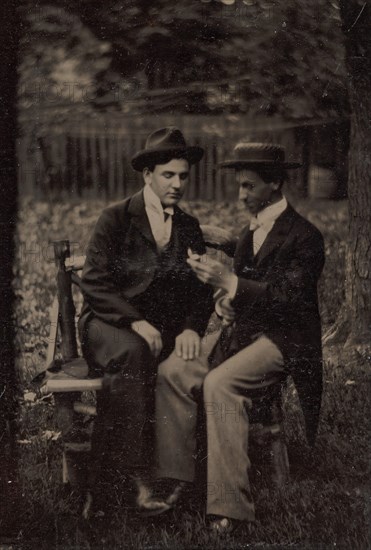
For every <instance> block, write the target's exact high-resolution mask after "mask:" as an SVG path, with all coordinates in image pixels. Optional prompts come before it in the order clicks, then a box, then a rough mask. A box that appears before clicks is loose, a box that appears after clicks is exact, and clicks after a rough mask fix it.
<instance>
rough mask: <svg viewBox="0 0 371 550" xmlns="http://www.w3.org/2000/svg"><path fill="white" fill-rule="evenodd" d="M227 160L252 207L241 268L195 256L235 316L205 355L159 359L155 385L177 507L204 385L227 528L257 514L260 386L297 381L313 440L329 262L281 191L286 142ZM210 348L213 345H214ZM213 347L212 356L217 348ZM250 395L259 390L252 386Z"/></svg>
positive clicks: (212, 486)
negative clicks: (254, 485) (321, 292)
mask: <svg viewBox="0 0 371 550" xmlns="http://www.w3.org/2000/svg"><path fill="white" fill-rule="evenodd" d="M234 154H235V158H234V159H232V160H229V161H226V162H224V163H222V166H223V167H225V168H232V169H234V170H235V172H236V181H237V184H238V185H239V188H240V191H239V196H240V199H241V200H242V201H243V202H244V203H245V205H246V207H247V209H248V210H249V211H250V213H251V214H252V218H251V223H250V225H249V226H248V227H246V228H245V229H243V231H242V233H241V235H240V238H239V241H238V244H237V248H236V251H235V255H234V269H233V270H232V269H231V268H230V267H229V266H227V265H225V264H223V263H220V262H218V261H215V260H213V259H210V258H205V260H204V261H202V260H203V259H202V258H201V261H196V260H195V259H189V260H188V263H189V265H190V266H191V267H192V269H193V270H194V272H195V273H196V275H197V277H198V278H199V280H200V281H201V282H203V283H208V284H211V285H213V286H214V287H216V288H219V289H222V291H223V293H224V297H222V298H221V300H219V304H218V306H219V311H220V312H221V314H222V315H223V316H224V317H225V319H226V320H227V323H226V324H228V323H231V324H230V326H229V327H227V326H225V327H224V329H223V330H222V331H221V333H216V334H215V335H212V336H208V337H207V338H205V339H204V340H203V341H202V344H201V354H200V356H199V357H198V358H197V359H195V360H189V361H185V360H184V359H182V358H180V357H177V356H176V355H175V354H173V355H171V356H170V357H169V358H168V359H166V360H165V361H164V362H163V363H162V364H161V365H160V366H159V370H158V376H157V387H156V430H157V460H158V477H160V478H165V479H168V480H170V479H172V480H173V487H172V492H171V491H170V494H169V496H168V498H167V499H166V501H167V502H168V503H169V504H172V505H174V504H175V503H176V502H177V501H178V500H179V498H180V495H181V494H182V489H184V487H185V486H186V482H192V481H193V480H194V475H195V460H194V456H195V449H196V441H195V422H196V418H197V399H196V396H197V390H199V389H200V388H201V386H202V385H203V397H204V407H205V413H206V422H207V488H208V489H207V514H208V515H209V517H210V527H211V529H212V530H213V531H214V532H215V533H217V534H222V533H224V532H227V531H228V530H230V529H232V528H233V526H234V524H235V523H236V522H238V521H253V520H254V504H253V501H252V497H251V493H250V488H249V478H248V468H249V464H250V463H249V457H248V452H247V449H248V433H249V413H248V406H249V402H251V401H250V396H253V395H254V393H253V390H256V389H261V388H264V387H267V386H270V385H272V384H277V383H279V382H280V381H281V380H282V378H283V377H284V376H286V375H287V374H288V373H290V374H291V375H292V376H293V378H294V381H295V383H296V386H297V389H298V393H299V397H300V400H301V404H302V407H303V412H304V416H305V420H306V427H307V437H308V441H309V443H310V444H314V440H315V435H316V430H317V425H318V418H319V409H320V401H321V391H322V374H321V373H322V371H321V323H320V317H319V312H318V299H317V281H318V278H319V276H320V274H321V271H322V267H323V264H324V245H323V238H322V235H321V234H320V232H319V231H318V230H317V229H316V228H315V227H314V226H313V225H312V224H311V223H309V222H308V221H307V220H305V219H304V218H303V217H302V216H300V215H299V214H298V213H297V212H296V211H295V210H294V209H293V208H292V207H291V205H290V204H288V203H287V200H286V198H285V197H284V195H283V194H282V190H281V188H282V185H283V183H284V181H285V179H286V170H287V169H292V168H295V167H297V166H298V164H294V163H289V162H286V161H285V152H284V149H283V148H282V147H280V146H277V145H271V144H264V143H244V142H241V143H239V144H238V145H237V146H236V148H235V150H234ZM211 350H212V351H211ZM210 352H211V354H210ZM251 392H252V393H251Z"/></svg>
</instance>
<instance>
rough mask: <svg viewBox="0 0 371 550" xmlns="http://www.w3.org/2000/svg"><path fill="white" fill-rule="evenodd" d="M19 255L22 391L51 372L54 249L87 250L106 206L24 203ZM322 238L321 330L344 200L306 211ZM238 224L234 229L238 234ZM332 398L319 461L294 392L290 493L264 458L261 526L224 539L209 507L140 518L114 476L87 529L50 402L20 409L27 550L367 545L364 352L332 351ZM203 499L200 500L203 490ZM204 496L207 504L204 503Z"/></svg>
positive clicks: (210, 214)
mask: <svg viewBox="0 0 371 550" xmlns="http://www.w3.org/2000/svg"><path fill="white" fill-rule="evenodd" d="M21 206H22V207H21V211H20V222H19V257H18V265H17V270H16V279H15V290H16V293H17V297H18V301H17V321H16V322H17V325H18V348H19V369H20V372H21V375H22V383H23V387H24V390H25V391H27V389H28V385H29V381H30V379H31V378H32V376H33V375H34V374H35V372H36V371H37V370H38V368H40V367H41V366H42V365H43V362H44V361H45V357H46V347H47V336H48V330H49V327H48V314H49V312H48V308H49V306H50V305H51V302H52V299H53V296H54V293H55V284H54V266H53V262H52V251H51V247H50V245H49V243H50V242H51V241H53V240H56V239H59V238H69V239H70V240H71V241H73V242H74V243H75V244H74V252H75V253H76V254H79V253H83V252H84V249H85V247H86V244H87V240H88V236H89V233H90V231H91V228H92V225H93V223H94V221H95V219H96V217H97V215H98V213H99V211H100V209H101V208H102V203H101V202H99V201H94V202H91V203H89V204H82V205H80V204H78V203H74V202H70V203H63V204H58V203H55V204H47V203H42V202H35V201H32V200H30V199H26V200H25V201H24V202H23V203H22V205H21ZM185 207H186V208H187V209H188V210H189V211H192V212H193V213H194V214H195V215H196V216H197V217H199V219H200V221H201V222H202V223H215V224H218V225H220V226H222V227H229V228H232V229H233V230H235V231H236V232H237V231H238V230H239V228H240V227H241V226H242V225H243V224H244V222H245V213H244V212H243V211H241V210H240V209H239V208H238V207H237V206H235V205H231V204H229V205H228V204H210V203H201V202H195V203H192V204H186V205H185ZM297 207H298V209H299V210H300V211H301V212H303V213H304V214H305V215H306V216H307V217H308V218H309V219H310V220H311V221H313V223H315V224H316V225H317V226H318V227H319V229H321V231H322V232H323V234H324V236H325V241H326V257H327V263H326V268H325V271H324V274H323V277H322V280H321V283H320V289H319V292H320V298H321V314H322V319H323V321H324V325H325V326H326V325H329V324H330V323H332V322H333V320H334V319H335V316H336V312H337V311H338V309H339V306H340V304H341V302H342V300H343V293H344V285H343V278H344V271H343V270H344V249H345V238H346V224H347V214H346V205H345V203H332V202H328V201H326V202H325V201H324V202H322V203H319V202H307V203H299V204H298V205H297ZM232 222H233V226H232ZM325 358H326V361H325V390H324V398H323V407H322V417H321V424H320V430H319V436H318V441H317V445H316V449H315V451H314V452H310V450H309V448H308V447H307V445H306V443H305V438H304V434H303V423H302V417H301V411H300V408H299V405H298V401H297V396H296V393H295V390H294V388H293V387H292V386H289V388H288V389H287V393H286V399H285V418H286V420H285V427H286V430H287V439H288V447H289V455H290V466H291V480H290V484H289V485H288V486H287V487H286V488H285V490H284V491H281V492H279V491H277V490H276V489H275V488H274V487H273V486H272V485H271V484H270V482H269V469H267V468H266V467H264V466H263V467H262V466H261V464H260V462H259V459H258V455H257V457H255V462H253V470H252V476H251V479H252V487H253V493H254V498H255V504H256V509H257V520H256V522H255V523H254V524H252V525H247V526H245V527H243V528H241V529H239V530H238V531H237V532H235V533H233V534H231V535H230V536H229V537H227V539H225V540H223V541H215V540H214V539H212V538H210V536H209V534H208V532H207V529H206V528H205V518H204V514H203V507H202V505H201V504H200V498H197V499H195V502H193V505H192V506H190V507H188V508H187V509H183V510H180V511H174V512H171V513H170V514H169V515H168V516H167V517H166V518H158V519H153V518H152V519H151V520H150V519H147V520H144V519H139V518H137V517H135V516H134V515H133V514H132V513H131V511H130V509H128V508H127V504H126V502H125V486H123V485H122V484H121V483H120V480H118V479H116V480H115V481H114V482H113V483H112V484H111V485H110V486H109V487H108V491H107V493H108V495H109V497H110V502H109V504H110V506H109V511H107V513H106V515H105V517H102V518H96V519H95V521H94V522H93V523H92V524H91V525H89V526H88V527H86V526H83V525H81V522H80V520H79V512H80V501H79V496H78V494H75V493H71V491H67V492H66V491H65V490H64V489H63V487H62V483H61V442H60V440H59V438H58V437H57V430H56V426H55V423H54V418H53V403H52V400H50V399H43V400H36V401H32V400H28V399H29V398H31V399H32V395H31V396H30V395H28V394H27V393H26V394H25V396H24V397H25V398H24V399H22V402H21V412H20V422H19V426H20V432H19V442H18V443H19V457H20V474H19V483H20V490H21V492H22V495H23V503H22V506H21V510H20V511H19V513H20V515H21V524H22V526H23V529H22V531H21V532H20V533H19V541H18V542H19V547H20V548H22V549H23V548H47V549H50V548H56V549H57V548H58V549H67V548H68V549H69V548H75V549H93V548H94V549H95V548H97V549H107V550H108V549H121V548H169V549H170V548H171V549H172V548H178V549H183V548H184V549H186V548H246V547H250V548H300V549H306V548H308V549H309V548H310V549H320V548H326V549H327V548H346V549H348V548H349V549H353V548H357V549H358V548H359V549H366V548H368V546H369V544H368V527H367V525H368V523H367V519H368V518H367V499H368V486H367V480H368V479H369V478H368V439H369V429H368V421H367V420H368V411H369V406H368V404H369V398H368V395H369V387H368V386H367V365H366V362H365V359H362V357H361V356H357V354H356V352H355V350H350V351H348V352H347V353H344V352H343V351H342V350H341V349H340V348H337V349H326V350H325ZM199 493H201V491H199ZM198 496H199V495H198Z"/></svg>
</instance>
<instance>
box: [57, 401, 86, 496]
mask: <svg viewBox="0 0 371 550" xmlns="http://www.w3.org/2000/svg"><path fill="white" fill-rule="evenodd" d="M79 396H80V394H76V393H75V392H71V393H55V394H54V400H55V408H56V411H55V413H56V422H57V426H58V429H59V430H60V431H61V432H62V441H63V455H62V480H63V483H64V484H66V483H69V484H70V485H72V486H80V487H82V486H84V485H85V482H86V469H87V455H88V453H89V450H90V442H88V441H87V440H86V434H84V433H83V431H82V430H81V426H80V422H79V421H80V418H79V416H80V415H78V414H77V413H76V411H75V410H74V403H75V402H76V399H77V398H78V397H79Z"/></svg>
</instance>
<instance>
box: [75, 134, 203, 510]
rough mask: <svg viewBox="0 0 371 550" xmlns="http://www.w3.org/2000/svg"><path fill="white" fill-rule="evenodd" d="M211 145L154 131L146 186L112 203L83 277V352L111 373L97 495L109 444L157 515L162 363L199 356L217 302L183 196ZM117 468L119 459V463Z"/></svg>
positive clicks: (101, 406)
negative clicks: (200, 271) (154, 481)
mask: <svg viewBox="0 0 371 550" xmlns="http://www.w3.org/2000/svg"><path fill="white" fill-rule="evenodd" d="M202 156H203V150H202V149H201V148H200V147H190V146H187V144H186V142H185V140H184V137H183V135H182V133H181V132H180V131H179V130H178V129H177V128H174V127H168V128H163V129H161V130H158V131H155V132H153V133H152V134H151V135H150V136H149V137H148V139H147V142H146V146H145V149H144V150H142V151H140V152H139V153H137V154H136V155H135V156H134V158H133V159H132V166H133V168H134V169H135V170H137V171H140V172H142V173H143V179H144V182H145V186H144V189H143V190H141V191H140V192H138V193H136V194H135V195H133V196H132V197H129V198H127V199H125V200H123V201H122V202H119V203H117V204H114V205H113V206H110V207H108V208H106V209H105V210H104V211H103V212H102V214H101V216H100V218H99V219H98V221H97V224H96V226H95V229H94V232H93V235H92V237H91V240H90V243H89V246H88V250H87V256H86V263H85V266H84V270H83V274H82V283H81V287H82V291H83V295H84V305H83V309H82V313H81V316H80V321H79V332H80V336H81V342H82V349H83V354H84V356H85V358H86V360H87V362H88V364H89V367H90V369H91V371H92V372H93V373H96V374H98V375H104V383H103V390H102V391H101V392H99V393H98V396H97V413H98V414H97V419H96V421H95V424H94V431H93V436H92V453H91V464H90V476H89V488H90V491H89V493H88V496H89V499H92V497H91V493H92V492H94V487H95V485H96V482H97V480H98V479H99V474H100V472H101V471H102V469H104V468H105V464H106V461H107V460H108V456H109V455H110V446H111V450H112V447H116V451H119V453H118V454H119V459H120V463H121V466H124V467H125V470H126V472H127V473H128V475H129V477H130V478H131V480H132V482H133V483H132V485H134V488H135V491H136V497H135V506H136V507H138V508H139V509H140V510H141V511H143V512H145V513H147V514H156V513H158V512H160V511H164V510H166V509H167V508H168V507H169V506H168V505H166V504H165V503H164V502H161V501H160V500H158V499H155V498H154V497H152V495H151V488H150V487H149V483H148V482H147V481H148V479H149V478H150V469H151V460H152V455H153V453H152V451H151V448H150V447H149V441H150V438H148V437H147V436H146V431H147V428H148V425H149V422H148V421H149V420H150V419H151V413H152V412H153V405H154V386H155V376H156V370H157V365H158V363H159V362H160V361H161V360H164V359H165V358H166V357H167V356H168V355H169V354H170V353H171V352H172V351H173V350H174V348H175V350H176V353H177V354H178V355H179V356H180V357H183V358H184V359H185V360H186V359H192V358H195V357H197V356H198V353H199V349H200V337H201V336H202V335H203V333H204V330H205V328H206V326H207V322H208V319H209V316H210V314H211V312H212V309H213V301H212V289H211V287H210V286H208V285H206V284H204V283H201V282H200V281H199V280H198V279H197V277H196V276H195V274H194V273H193V271H192V269H191V268H190V266H189V265H188V264H187V263H186V260H187V257H188V251H192V252H193V253H196V254H203V253H204V252H205V245H204V241H203V237H202V233H201V230H200V227H199V224H198V222H197V220H196V219H195V218H193V217H191V216H190V215H188V214H186V213H185V212H183V211H182V210H181V209H180V208H179V207H178V206H177V203H178V202H179V200H180V199H181V198H182V195H183V193H184V191H185V188H186V186H187V182H188V179H189V170H190V166H191V165H192V164H195V163H197V162H199V161H200V159H201V158H202ZM116 466H117V469H119V464H116V465H115V468H116Z"/></svg>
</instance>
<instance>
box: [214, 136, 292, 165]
mask: <svg viewBox="0 0 371 550" xmlns="http://www.w3.org/2000/svg"><path fill="white" fill-rule="evenodd" d="M233 156H234V158H233V159H228V160H225V161H224V162H220V163H219V166H220V167H221V168H234V169H236V170H240V169H242V168H252V169H254V168H285V169H286V168H299V166H301V164H300V163H298V162H286V160H285V148H284V147H282V146H281V145H275V144H273V143H250V142H246V141H240V142H239V143H237V145H236V147H235V148H234V150H233Z"/></svg>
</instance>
